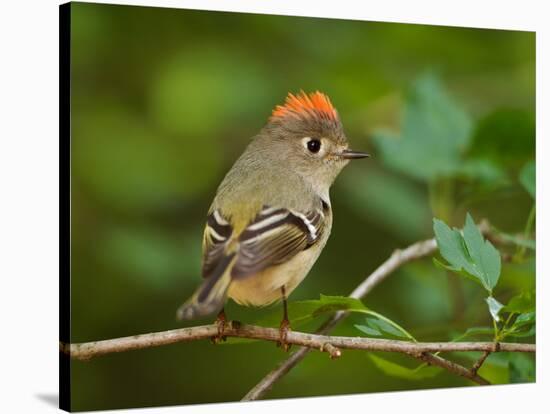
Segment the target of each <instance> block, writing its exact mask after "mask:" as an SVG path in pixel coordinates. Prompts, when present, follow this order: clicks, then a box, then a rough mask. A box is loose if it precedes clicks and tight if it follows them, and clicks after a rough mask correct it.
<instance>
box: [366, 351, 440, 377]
mask: <svg viewBox="0 0 550 414" xmlns="http://www.w3.org/2000/svg"><path fill="white" fill-rule="evenodd" d="M368 356H369V358H370V359H371V360H372V362H373V363H374V365H376V367H377V368H378V369H380V370H381V371H382V372H384V373H385V374H387V375H390V376H392V377H396V378H401V379H406V380H421V379H427V378H433V377H435V376H436V375H437V374H439V373H440V372H441V368H439V367H434V366H428V365H426V364H422V365H419V366H418V367H416V368H407V367H404V366H402V365H399V364H396V363H395V362H392V361H388V360H387V359H384V358H381V357H379V356H376V355H374V354H368Z"/></svg>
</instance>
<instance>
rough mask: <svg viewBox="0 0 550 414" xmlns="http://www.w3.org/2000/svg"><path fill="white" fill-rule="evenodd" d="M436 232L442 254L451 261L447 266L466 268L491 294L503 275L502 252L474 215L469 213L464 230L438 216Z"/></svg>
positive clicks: (456, 270)
mask: <svg viewBox="0 0 550 414" xmlns="http://www.w3.org/2000/svg"><path fill="white" fill-rule="evenodd" d="M434 233H435V238H436V240H437V246H438V247H439V251H440V253H441V256H443V258H445V260H447V262H449V264H450V265H451V266H450V268H447V269H448V270H452V271H454V272H457V273H461V274H463V275H464V273H462V272H463V271H464V272H466V273H467V274H469V275H470V276H471V277H470V279H471V278H474V279H476V281H477V282H478V283H480V284H481V285H482V286H483V287H484V288H485V289H486V290H487V291H488V292H489V294H491V292H492V290H493V288H494V287H495V286H496V284H497V282H498V279H499V276H500V270H501V258H500V253H499V252H498V250H497V249H495V248H494V246H493V245H492V244H491V243H490V242H489V241H488V240H484V239H483V236H482V235H481V232H480V231H479V229H478V228H477V226H476V225H475V223H474V221H473V219H472V217H471V216H470V215H469V214H467V216H466V223H465V225H464V229H463V232H462V234H461V233H460V232H459V231H458V230H457V229H451V228H450V227H449V226H447V224H445V223H444V222H443V221H441V220H438V219H436V218H434ZM436 264H437V263H436Z"/></svg>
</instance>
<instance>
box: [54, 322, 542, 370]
mask: <svg viewBox="0 0 550 414" xmlns="http://www.w3.org/2000/svg"><path fill="white" fill-rule="evenodd" d="M230 325H231V326H228V327H227V328H226V329H225V330H224V332H223V335H224V336H231V337H237V338H249V339H261V340H266V341H272V342H277V341H279V340H280V332H279V329H277V328H264V327H261V326H255V325H242V324H240V323H231V324H230ZM217 334H218V327H217V325H215V324H212V325H203V326H194V327H191V328H181V329H173V330H170V331H163V332H154V333H148V334H143V335H134V336H126V337H123V338H116V339H107V340H104V341H95V342H85V343H80V344H63V343H62V344H60V349H61V351H62V352H64V353H66V354H69V355H70V356H71V358H73V359H80V360H87V359H90V358H93V357H96V356H100V355H105V354H110V353H114V352H125V351H130V350H135V349H144V348H152V347H156V346H162V345H168V344H174V343H177V342H190V341H197V340H201V339H209V338H211V337H213V336H215V335H217ZM287 342H288V343H289V344H294V345H299V346H304V347H307V348H310V349H318V350H321V351H324V352H327V353H329V354H330V355H331V356H332V357H337V356H339V355H338V354H339V352H338V350H339V349H357V350H364V351H385V352H400V353H404V354H408V355H411V356H413V357H415V358H420V359H423V360H425V359H424V356H423V355H422V354H423V353H426V352H470V351H481V352H484V351H494V350H495V344H494V343H493V342H408V341H398V340H391V339H373V338H365V337H348V336H326V335H317V334H309V333H303V332H294V331H290V332H288V337H287ZM498 351H499V352H535V345H534V344H521V343H508V342H504V343H500V347H499V349H498ZM434 361H435V360H434V359H430V360H429V361H427V362H429V363H434ZM434 364H435V365H438V363H434ZM439 365H440V366H441V364H439Z"/></svg>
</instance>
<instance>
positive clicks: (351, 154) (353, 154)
mask: <svg viewBox="0 0 550 414" xmlns="http://www.w3.org/2000/svg"><path fill="white" fill-rule="evenodd" d="M340 156H341V157H342V158H344V159H346V160H358V159H359V158H368V157H370V154H367V153H366V152H361V151H353V150H350V149H345V150H344V151H342V152H341V153H340Z"/></svg>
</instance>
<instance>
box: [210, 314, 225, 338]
mask: <svg viewBox="0 0 550 414" xmlns="http://www.w3.org/2000/svg"><path fill="white" fill-rule="evenodd" d="M226 324H227V318H226V317H225V312H224V311H223V310H222V311H221V312H220V313H219V314H218V317H217V318H216V326H217V327H218V334H217V335H214V336H212V337H211V338H210V340H211V341H212V343H213V344H219V343H220V342H222V341H224V342H225V341H226V340H227V336H225V335H224V334H223V333H224V331H225V326H226Z"/></svg>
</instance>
